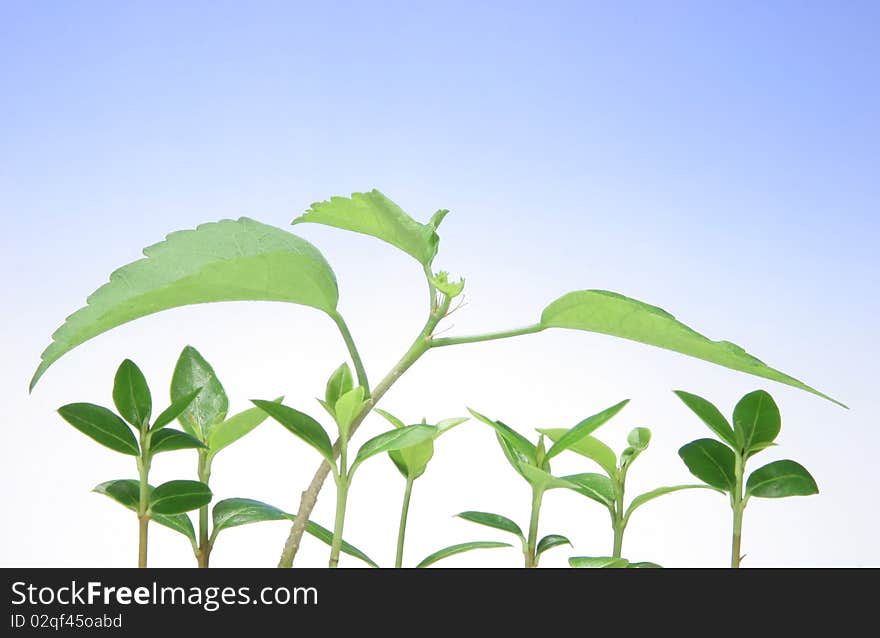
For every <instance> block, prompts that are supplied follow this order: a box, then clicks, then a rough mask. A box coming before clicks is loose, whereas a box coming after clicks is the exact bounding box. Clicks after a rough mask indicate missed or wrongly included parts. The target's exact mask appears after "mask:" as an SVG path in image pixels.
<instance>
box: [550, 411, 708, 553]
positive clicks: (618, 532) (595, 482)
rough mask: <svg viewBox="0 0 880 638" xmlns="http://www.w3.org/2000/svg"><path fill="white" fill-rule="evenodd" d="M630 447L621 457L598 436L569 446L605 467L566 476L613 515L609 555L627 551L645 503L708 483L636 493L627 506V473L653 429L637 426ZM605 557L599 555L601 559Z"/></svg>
mask: <svg viewBox="0 0 880 638" xmlns="http://www.w3.org/2000/svg"><path fill="white" fill-rule="evenodd" d="M538 431H539V432H541V433H542V434H544V435H546V436H547V438H549V439H550V440H551V441H559V440H561V439H562V437H563V436H565V433H566V430H563V429H556V428H553V429H542V430H538ZM626 440H627V443H629V446H628V447H627V448H626V449H625V450H624V451H623V452H622V453H621V454H620V459H619V460H618V458H617V455H616V454H615V453H614V452H613V451H612V450H611V448H610V447H608V446H607V445H605V444H604V443H603V442H602V441H600V440H599V439H597V438H595V437H594V436H591V435H587V436H585V437H583V438H581V439H580V440H579V441H577V442H576V443H573V444H572V445H570V446H569V447H568V449H569V450H570V451H572V452H577V453H578V454H580V455H581V456H585V457H587V458H588V459H590V460H592V461H594V462H595V463H596V464H597V465H599V467H601V468H602V469H603V470H604V472H605V473H604V474H597V473H593V472H587V473H584V474H574V475H571V476H565V477H563V478H565V479H566V480H567V481H569V482H570V483H573V484H574V485H575V486H576V487H575V488H574V490H575V491H576V492H577V493H578V494H582V495H584V496H586V497H587V498H590V499H592V500H594V501H596V502H597V503H599V504H601V505H604V506H605V507H606V508H607V509H608V513H609V514H611V528H612V530H613V532H614V544H613V548H612V555H611V556H610V557H609V558H612V559H620V557H621V552H622V550H623V534H624V532H625V531H626V526H627V525H628V524H629V519H630V517H631V516H632V514H633V512H634V511H635V510H636V509H637V508H639V507H641V506H642V505H644V504H645V503H647V502H649V501H652V500H654V499H655V498H658V497H660V496H663V495H664V494H670V493H671V492H678V491H680V490H687V489H693V488H704V487H708V486H707V485H673V486H670V487H658V488H656V489H653V490H651V491H649V492H645V493H644V494H640V495H639V496H636V497H635V498H634V499H633V500H632V502H631V503H630V504H629V506H628V507H627V506H626V503H625V500H624V497H625V494H626V476H627V473H628V472H629V469H630V467H632V464H633V462H634V461H635V460H636V459H637V458H638V457H639V455H640V454H641V453H642V452H644V451H645V450H646V449H647V448H648V444H649V443H650V442H651V431H650V430H649V429H648V428H635V429H633V430H632V431H631V432H630V433H629V435H628V436H627V438H626ZM600 558H603V557H596V560H599V559H600ZM572 560H573V561H575V562H578V565H577V566H578V567H582V566H585V565H587V564H588V563H589V562H590V560H591V557H588V556H583V557H577V558H573V559H572ZM631 566H642V564H641V563H634V564H632V565H631Z"/></svg>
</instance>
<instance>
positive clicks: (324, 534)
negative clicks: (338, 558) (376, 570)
mask: <svg viewBox="0 0 880 638" xmlns="http://www.w3.org/2000/svg"><path fill="white" fill-rule="evenodd" d="M288 518H290V520H291V521H292V520H294V519H295V518H296V516H294V515H293V514H288ZM306 532H307V533H308V534H310V535H311V536H314V537H315V538H317V539H318V540H320V541H321V542H323V543H325V544H327V545H331V546H332V545H333V532H331V531H330V530H329V529H327V528H326V527H321V526H320V525H318V524H317V523H316V522H315V521H309V522H308V523H306ZM341 550H342V553H343V554H348V555H349V556H353V557H354V558H357V559H359V560H362V561H364V562H365V563H366V564H367V565H369V566H370V567H378V565H377V564H376V563H375V562H374V561H373V559H372V558H370V557H369V556H367V555H366V554H364V553H363V552H362V551H361V550H359V549H358V548H357V547H355V546H354V545H352V544H350V543H348V542H346V541H345V540H344V539H343V541H342V547H341Z"/></svg>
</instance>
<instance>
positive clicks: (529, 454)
mask: <svg viewBox="0 0 880 638" xmlns="http://www.w3.org/2000/svg"><path fill="white" fill-rule="evenodd" d="M468 412H470V413H471V414H472V415H474V417H476V418H477V419H479V420H480V421H482V422H483V423H485V424H486V425H489V426H491V427H492V428H494V429H495V432H496V433H497V434H498V435H499V436H500V437H501V438H503V439H504V440H505V441H507V442H508V443H509V444H510V445H511V446H512V447H513V448H514V449H516V450H517V451H518V452H519V453H520V454H522V455H524V456H525V457H526V458H527V459H528V460H529V463H535V454H536V451H537V450H536V448H535V446H534V444H532V442H531V441H529V440H528V439H527V438H526V437H524V436H523V435H522V434H520V433H519V432H517V431H516V430H514V429H513V428H511V427H510V426H508V425H505V424H504V423H502V422H501V421H493V420H492V419H490V418H489V417H487V416H484V415H482V414H480V413H479V412H477V411H476V410H471V409H470V408H468Z"/></svg>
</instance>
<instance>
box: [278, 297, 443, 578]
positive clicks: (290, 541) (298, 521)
mask: <svg viewBox="0 0 880 638" xmlns="http://www.w3.org/2000/svg"><path fill="white" fill-rule="evenodd" d="M448 309H449V300H448V299H447V300H445V301H444V302H443V303H442V304H441V305H440V306H439V307H438V308H437V309H436V310H435V311H434V312H432V313H431V315H430V316H429V318H428V321H427V322H426V323H425V326H424V328H422V331H421V332H420V333H419V335H418V336H417V337H416V339H415V341H413V343H412V345H411V346H410V347H409V349H408V350H407V351H406V352H405V353H404V355H403V356H402V357H401V358H400V361H398V362H397V363H396V364H395V365H394V367H393V368H391V370H390V371H389V372H388V374H387V375H385V378H384V379H382V380H381V381H380V382H379V385H377V386H376V388H375V389H374V390H373V393H372V394H371V395H370V398H369V400H368V401H366V402H365V403H364V407H363V408H361V411H360V412H359V413H358V415H357V416H356V417H355V418H354V420H353V421H352V423H351V427H350V428H349V437H351V436H352V435H354V433H355V431H357V429H358V427H359V426H360V424H361V423H362V422H363V420H364V419H365V418H366V417H367V415H368V414H369V413H370V411H371V410H372V409H373V407H375V406H376V404H377V403H378V402H379V400H380V399H381V398H382V397H383V396H384V395H385V393H386V392H388V390H389V389H390V388H391V386H393V385H394V383H395V382H396V381H397V380H398V379H399V378H400V376H401V375H402V374H403V373H404V372H406V371H407V370H408V369H409V368H410V366H412V365H413V364H414V363H415V362H416V361H418V359H419V358H420V357H421V356H422V355H423V354H425V352H427V351H428V349H429V348H430V347H431V346H430V342H429V338H430V335H431V333H432V332H433V330H434V328H436V327H437V324H438V323H439V322H440V320H441V319H442V318H443V316H444V315H445V313H446V311H447V310H448ZM333 451H334V454H339V441H338V440H337V441H336V443H335V444H334V446H333ZM329 473H330V464H329V463H327V461H323V462H322V463H321V465H320V467H318V471H317V472H315V476H314V477H313V478H312V482H311V483H309V486H308V487H307V488H306V490H305V491H304V492H303V493H302V497H301V498H300V502H299V509H298V510H297V513H296V518H294V520H293V525H291V528H290V534H289V535H288V536H287V541H286V542H285V543H284V549H283V550H282V552H281V559H280V560H279V561H278V567H282V568H283V567H291V566H292V565H293V559H294V557H295V556H296V553H297V552H298V551H299V544H300V541H301V540H302V536H303V533H304V532H305V528H306V523H308V521H309V516H311V514H312V510H313V509H314V508H315V503H317V502H318V493H319V492H320V491H321V487H322V486H323V485H324V480H325V479H326V478H327V475H328V474H329Z"/></svg>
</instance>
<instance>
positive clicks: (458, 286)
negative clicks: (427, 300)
mask: <svg viewBox="0 0 880 638" xmlns="http://www.w3.org/2000/svg"><path fill="white" fill-rule="evenodd" d="M430 280H431V285H433V286H434V288H436V289H437V290H439V291H440V292H442V293H443V294H444V295H446V296H447V297H449V298H450V299H454V298H455V297H458V296H459V295H460V294H461V291H462V290H464V279H459V280H458V281H449V273H448V272H446V271H445V270H441V271H440V272H438V273H437V274H435V275H432V276H431V277H430Z"/></svg>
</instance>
